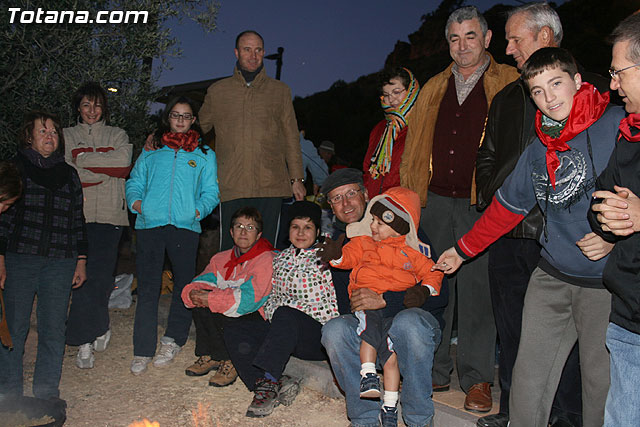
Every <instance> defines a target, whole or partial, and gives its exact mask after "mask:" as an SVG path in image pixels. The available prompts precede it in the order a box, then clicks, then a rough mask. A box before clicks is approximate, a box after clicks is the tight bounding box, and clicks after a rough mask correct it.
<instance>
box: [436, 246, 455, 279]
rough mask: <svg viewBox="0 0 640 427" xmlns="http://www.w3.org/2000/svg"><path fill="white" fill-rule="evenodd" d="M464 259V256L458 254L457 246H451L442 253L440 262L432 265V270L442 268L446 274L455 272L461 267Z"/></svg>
mask: <svg viewBox="0 0 640 427" xmlns="http://www.w3.org/2000/svg"><path fill="white" fill-rule="evenodd" d="M462 261H463V259H462V257H461V256H460V255H458V253H457V252H456V250H455V248H453V247H451V248H449V249H447V250H446V251H444V253H443V254H442V255H440V258H438V262H437V263H436V264H434V266H433V267H431V271H436V270H440V271H442V272H444V273H445V274H453V273H455V272H456V270H458V269H459V268H460V266H461V265H462Z"/></svg>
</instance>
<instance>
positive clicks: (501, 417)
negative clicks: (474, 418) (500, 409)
mask: <svg viewBox="0 0 640 427" xmlns="http://www.w3.org/2000/svg"><path fill="white" fill-rule="evenodd" d="M507 424H509V415H507V414H502V413H500V414H493V415H487V416H486V417H482V418H478V422H477V423H476V426H477V427H507Z"/></svg>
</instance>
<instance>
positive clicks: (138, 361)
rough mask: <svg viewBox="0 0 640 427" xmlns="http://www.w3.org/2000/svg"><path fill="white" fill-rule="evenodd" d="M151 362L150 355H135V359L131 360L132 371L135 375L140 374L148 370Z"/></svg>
mask: <svg viewBox="0 0 640 427" xmlns="http://www.w3.org/2000/svg"><path fill="white" fill-rule="evenodd" d="M149 362H151V358H150V357H146V356H133V361H132V362H131V373H132V374H133V375H140V374H141V373H143V372H144V371H146V370H147V365H148V364H149Z"/></svg>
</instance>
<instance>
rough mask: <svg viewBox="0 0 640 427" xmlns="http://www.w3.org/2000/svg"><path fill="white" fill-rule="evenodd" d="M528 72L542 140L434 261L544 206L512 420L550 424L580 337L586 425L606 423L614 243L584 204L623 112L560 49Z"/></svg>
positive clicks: (470, 252)
mask: <svg viewBox="0 0 640 427" xmlns="http://www.w3.org/2000/svg"><path fill="white" fill-rule="evenodd" d="M522 78H523V79H524V81H525V82H526V83H527V85H528V87H529V91H530V93H531V96H532V98H533V100H534V102H535V103H536V106H537V107H538V112H537V115H536V133H537V135H538V140H539V141H534V143H532V144H531V145H529V147H528V148H527V149H526V150H525V151H524V153H523V154H522V156H521V157H520V159H519V160H518V164H517V165H516V167H515V169H514V170H513V172H512V173H511V174H510V175H509V177H507V179H506V180H505V182H504V184H503V185H502V187H500V189H499V190H498V191H497V192H496V194H495V196H494V199H493V201H492V203H491V205H490V206H489V208H487V210H486V211H485V213H484V214H483V216H482V217H481V218H480V219H479V220H478V221H477V222H476V224H475V225H474V227H473V228H472V229H471V230H470V231H469V232H468V233H467V234H465V235H464V236H463V237H462V238H461V239H460V240H459V241H458V242H457V244H456V245H455V247H454V248H450V249H448V250H447V251H445V253H444V254H443V255H442V256H441V257H440V259H439V260H438V264H437V265H436V267H437V268H439V269H442V270H443V271H445V272H446V273H448V274H451V273H453V272H454V271H455V270H457V268H458V267H459V266H460V264H461V263H462V261H463V259H469V258H472V257H474V256H476V255H477V254H479V253H480V252H482V251H483V250H484V249H486V248H487V247H488V246H489V245H490V244H491V243H493V242H494V241H496V240H497V239H498V238H499V237H500V236H502V235H503V234H505V233H507V232H508V231H509V230H511V228H513V227H514V226H515V225H516V224H518V223H519V222H520V221H522V219H524V217H525V216H526V214H527V213H528V212H529V211H530V210H531V209H532V208H533V207H534V206H535V205H536V204H538V205H539V207H540V209H541V210H542V212H543V215H544V219H545V221H544V228H543V232H542V235H541V236H540V244H541V245H542V253H541V260H540V263H539V264H538V267H537V268H536V270H535V271H534V273H533V274H532V276H531V280H530V282H529V287H528V289H527V293H526V297H525V304H524V311H523V319H522V338H521V340H520V346H519V348H518V356H517V358H516V363H515V366H514V371H513V382H512V386H511V398H510V402H509V407H510V411H509V412H510V413H509V418H510V424H511V425H512V426H525V425H526V426H545V427H546V426H547V423H548V420H549V413H550V410H551V405H552V402H553V396H554V394H555V391H556V388H557V386H558V382H559V380H560V375H561V373H562V368H563V366H564V363H565V361H566V358H567V356H568V355H569V352H570V351H571V348H572V347H573V345H574V344H575V342H576V339H577V340H579V343H580V362H581V365H582V370H581V371H582V382H583V421H584V426H585V427H592V426H594V427H595V426H602V423H603V418H604V404H605V400H606V395H607V391H608V388H609V355H608V353H607V350H606V348H605V334H606V329H607V324H608V317H609V311H610V295H609V293H608V292H607V291H606V290H605V289H604V286H603V284H602V270H603V268H604V264H605V262H606V255H607V254H608V252H609V251H610V250H611V247H612V245H610V244H607V243H606V242H604V240H603V239H602V238H601V237H599V236H597V235H596V234H595V233H592V232H591V227H590V226H589V222H588V221H587V212H588V210H589V207H590V202H591V192H592V189H593V188H594V183H595V180H596V178H597V176H598V174H599V173H600V172H602V170H603V169H604V168H605V166H606V165H607V161H608V160H609V157H610V155H611V152H612V150H613V147H614V144H615V136H616V134H617V131H618V124H619V123H620V120H621V119H622V117H623V116H624V111H623V110H622V109H621V108H619V107H609V106H608V104H609V95H608V94H605V95H601V94H600V93H599V92H598V91H597V90H596V89H595V88H594V87H593V86H592V85H591V84H588V83H582V79H581V76H580V74H578V72H577V68H576V65H575V61H574V59H573V57H572V56H571V54H569V52H567V51H566V50H564V49H560V48H543V49H540V50H538V51H536V52H535V53H533V54H532V55H531V57H530V58H529V59H528V61H527V62H526V63H525V64H524V66H523V70H522ZM585 254H588V255H589V256H591V257H592V259H597V261H591V260H589V259H588V258H587V257H586V255H585Z"/></svg>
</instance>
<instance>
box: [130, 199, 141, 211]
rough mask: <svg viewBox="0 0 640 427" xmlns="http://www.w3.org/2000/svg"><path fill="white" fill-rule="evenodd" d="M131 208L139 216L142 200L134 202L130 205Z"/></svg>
mask: <svg viewBox="0 0 640 427" xmlns="http://www.w3.org/2000/svg"><path fill="white" fill-rule="evenodd" d="M131 208H132V209H133V210H134V211H136V212H138V213H139V214H141V213H142V200H136V201H135V202H133V205H131Z"/></svg>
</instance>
